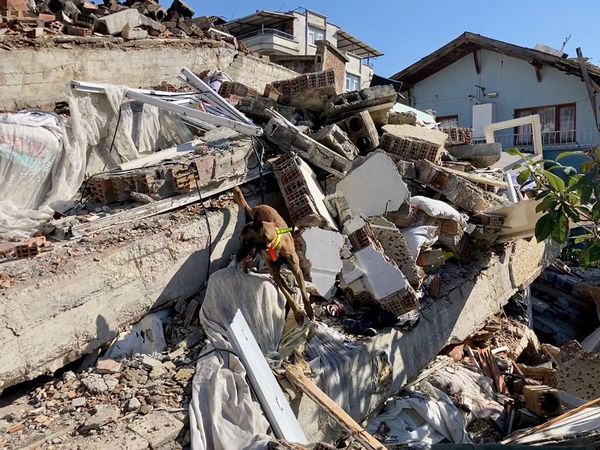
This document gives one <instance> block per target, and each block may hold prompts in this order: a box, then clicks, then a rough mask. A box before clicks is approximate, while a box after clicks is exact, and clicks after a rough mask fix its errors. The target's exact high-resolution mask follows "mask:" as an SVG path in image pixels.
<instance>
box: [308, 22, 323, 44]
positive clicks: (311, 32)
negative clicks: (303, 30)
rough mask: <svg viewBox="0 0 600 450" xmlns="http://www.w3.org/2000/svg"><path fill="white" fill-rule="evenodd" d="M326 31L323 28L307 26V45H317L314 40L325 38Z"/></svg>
mask: <svg viewBox="0 0 600 450" xmlns="http://www.w3.org/2000/svg"><path fill="white" fill-rule="evenodd" d="M326 35H327V33H326V31H325V30H324V29H323V28H319V27H315V26H312V25H309V26H308V36H307V39H308V45H312V46H314V47H316V46H317V44H315V42H316V41H324V40H325V39H326Z"/></svg>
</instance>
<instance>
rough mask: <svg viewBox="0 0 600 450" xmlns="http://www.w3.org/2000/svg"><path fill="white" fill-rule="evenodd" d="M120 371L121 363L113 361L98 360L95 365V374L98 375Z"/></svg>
mask: <svg viewBox="0 0 600 450" xmlns="http://www.w3.org/2000/svg"><path fill="white" fill-rule="evenodd" d="M120 371H121V363H119V362H117V361H115V360H114V359H99V360H98V362H97V363H96V372H97V373H100V374H105V373H108V374H111V373H118V372H120Z"/></svg>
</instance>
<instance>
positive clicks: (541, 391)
mask: <svg viewBox="0 0 600 450" xmlns="http://www.w3.org/2000/svg"><path fill="white" fill-rule="evenodd" d="M523 396H524V397H525V406H526V407H527V409H528V410H529V411H531V412H532V413H534V414H535V415H536V416H538V417H542V418H546V417H553V416H557V415H558V414H560V410H561V402H560V396H559V392H558V390H557V389H553V388H551V387H549V386H535V385H528V386H525V387H523Z"/></svg>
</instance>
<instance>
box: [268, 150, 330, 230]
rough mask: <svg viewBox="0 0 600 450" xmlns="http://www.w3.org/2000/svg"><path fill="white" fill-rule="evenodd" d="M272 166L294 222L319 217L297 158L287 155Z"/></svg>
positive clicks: (290, 154)
mask: <svg viewBox="0 0 600 450" xmlns="http://www.w3.org/2000/svg"><path fill="white" fill-rule="evenodd" d="M272 165H273V171H274V172H275V178H276V179H277V183H278V184H279V188H280V189H281V193H282V194H283V198H284V200H285V203H286V205H287V208H288V211H289V213H290V217H291V218H292V221H294V222H295V223H298V222H300V221H302V220H303V219H305V218H307V217H309V216H319V213H318V210H317V207H316V206H315V204H314V201H313V199H312V196H311V195H310V191H309V189H308V185H307V184H306V180H305V179H304V175H303V173H302V171H301V169H300V166H299V165H298V161H297V160H296V156H294V154H292V153H286V154H284V155H282V156H280V157H279V158H277V160H275V161H273V163H272Z"/></svg>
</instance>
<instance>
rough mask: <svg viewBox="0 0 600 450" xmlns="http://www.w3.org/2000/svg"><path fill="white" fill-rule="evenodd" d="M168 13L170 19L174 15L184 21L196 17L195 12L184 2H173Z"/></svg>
mask: <svg viewBox="0 0 600 450" xmlns="http://www.w3.org/2000/svg"><path fill="white" fill-rule="evenodd" d="M167 13H168V15H169V17H172V16H173V15H174V13H177V15H178V16H180V17H183V18H184V19H191V18H192V17H194V10H193V9H192V8H191V7H190V6H189V5H188V4H187V3H185V2H183V1H182V0H173V3H171V6H170V7H169V9H168V10H167Z"/></svg>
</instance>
